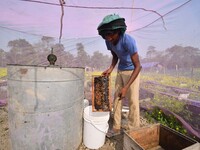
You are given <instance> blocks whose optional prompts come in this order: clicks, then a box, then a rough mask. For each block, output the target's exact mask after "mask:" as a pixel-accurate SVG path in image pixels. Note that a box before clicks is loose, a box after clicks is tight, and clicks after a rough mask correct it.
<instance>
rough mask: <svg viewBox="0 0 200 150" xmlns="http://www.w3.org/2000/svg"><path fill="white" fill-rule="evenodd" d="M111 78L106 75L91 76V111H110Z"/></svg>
mask: <svg viewBox="0 0 200 150" xmlns="http://www.w3.org/2000/svg"><path fill="white" fill-rule="evenodd" d="M110 83H111V80H110V77H108V76H101V75H99V76H98V75H93V76H92V111H93V112H106V111H111V109H112V107H111V96H110V95H111V94H110V93H111V90H110V87H111V84H110Z"/></svg>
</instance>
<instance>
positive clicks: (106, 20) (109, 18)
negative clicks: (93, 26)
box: [98, 14, 125, 28]
mask: <svg viewBox="0 0 200 150" xmlns="http://www.w3.org/2000/svg"><path fill="white" fill-rule="evenodd" d="M118 19H123V20H125V19H124V18H121V17H120V16H119V15H116V14H111V15H107V16H105V17H104V18H103V20H102V22H101V23H100V24H99V26H98V28H100V27H101V26H103V25H105V24H108V23H110V22H112V21H114V20H118Z"/></svg>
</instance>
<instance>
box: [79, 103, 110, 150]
mask: <svg viewBox="0 0 200 150" xmlns="http://www.w3.org/2000/svg"><path fill="white" fill-rule="evenodd" d="M83 117H84V129H83V144H84V145H85V146H86V147H87V148H89V149H98V148H100V147H101V146H103V145H104V143H105V137H106V133H107V131H108V127H109V125H108V120H109V117H110V112H92V106H87V107H86V108H85V109H84V115H83Z"/></svg>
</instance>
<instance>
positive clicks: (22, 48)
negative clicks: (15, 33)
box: [8, 39, 35, 64]
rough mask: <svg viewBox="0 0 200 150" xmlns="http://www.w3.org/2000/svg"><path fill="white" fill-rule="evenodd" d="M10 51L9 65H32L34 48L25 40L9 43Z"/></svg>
mask: <svg viewBox="0 0 200 150" xmlns="http://www.w3.org/2000/svg"><path fill="white" fill-rule="evenodd" d="M8 47H10V48H11V49H10V51H9V53H8V58H9V63H17V64H31V62H30V60H32V59H30V58H34V55H35V51H34V48H33V46H32V45H31V44H30V43H29V42H28V41H26V40H25V39H17V40H13V41H9V42H8Z"/></svg>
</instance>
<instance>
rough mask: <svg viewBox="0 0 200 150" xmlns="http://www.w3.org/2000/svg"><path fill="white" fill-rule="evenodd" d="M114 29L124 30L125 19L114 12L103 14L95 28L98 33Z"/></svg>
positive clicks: (101, 33) (122, 31)
mask: <svg viewBox="0 0 200 150" xmlns="http://www.w3.org/2000/svg"><path fill="white" fill-rule="evenodd" d="M116 29H118V30H120V31H121V33H124V32H125V31H126V24H125V19H124V18H121V17H120V16H119V15H116V14H111V15H107V16H105V17H104V18H103V20H102V22H101V23H100V24H99V26H98V28H97V30H98V32H99V35H103V34H106V33H107V32H110V31H113V30H116Z"/></svg>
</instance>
